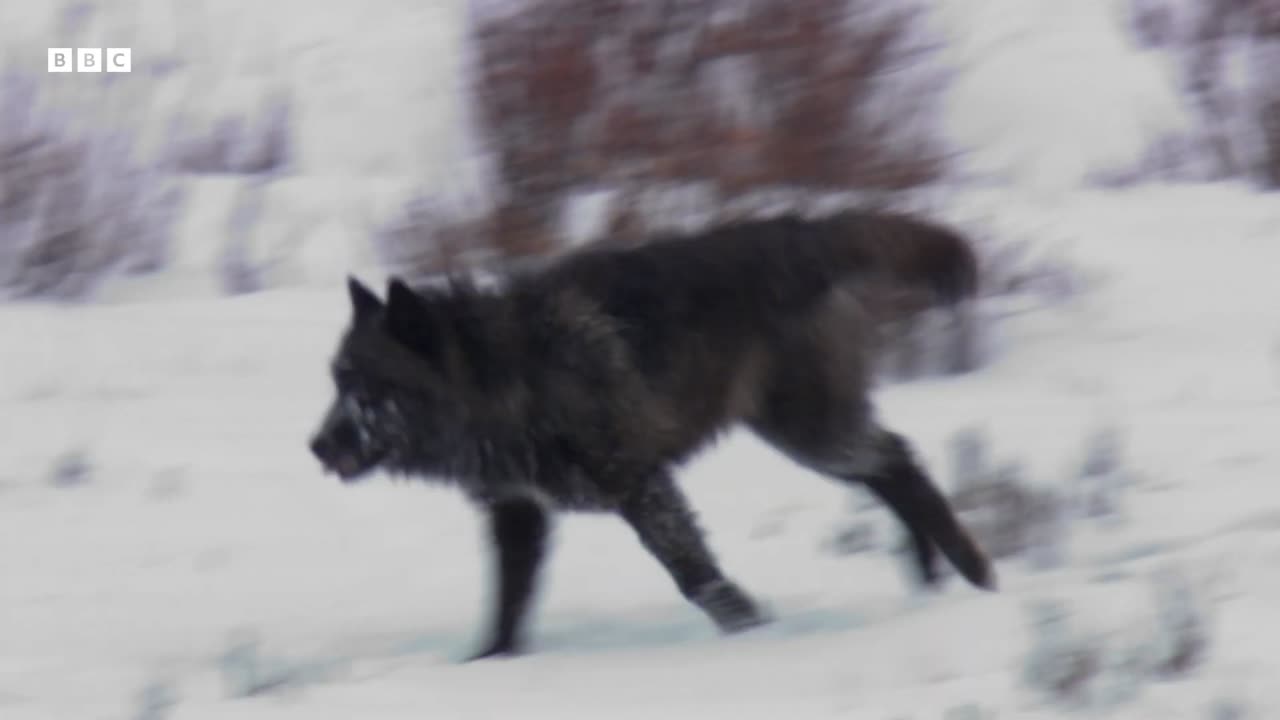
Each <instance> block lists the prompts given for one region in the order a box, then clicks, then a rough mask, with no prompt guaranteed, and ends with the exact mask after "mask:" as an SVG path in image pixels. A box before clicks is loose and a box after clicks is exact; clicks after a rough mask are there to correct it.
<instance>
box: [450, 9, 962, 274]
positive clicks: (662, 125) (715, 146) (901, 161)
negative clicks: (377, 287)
mask: <svg viewBox="0 0 1280 720" xmlns="http://www.w3.org/2000/svg"><path fill="white" fill-rule="evenodd" d="M504 9H506V10H508V12H503V13H501V14H490V15H487V16H486V15H480V14H477V15H476V16H475V17H474V18H473V22H472V26H471V47H472V49H473V51H474V52H473V55H474V64H473V70H474V77H473V78H472V98H473V101H474V104H475V107H476V115H477V117H478V123H479V127H480V132H481V135H482V136H483V138H484V140H485V142H486V143H487V144H488V145H489V147H490V149H491V151H492V153H493V157H494V159H495V162H494V164H495V166H496V175H497V178H498V184H499V185H500V186H501V188H502V196H503V197H505V198H507V199H506V200H505V201H504V202H503V203H501V204H500V205H499V209H498V211H497V216H498V218H499V219H498V222H497V225H498V226H499V227H498V229H497V230H496V232H497V234H498V237H502V238H512V237H517V236H521V235H524V236H527V237H521V238H520V239H519V241H518V244H519V245H520V246H521V247H520V248H519V249H520V250H525V249H528V248H530V247H532V248H542V247H543V246H546V245H550V246H551V247H554V246H555V245H556V242H555V241H556V240H557V237H556V233H555V228H554V221H555V218H556V217H557V211H558V208H559V206H560V205H561V204H563V202H564V200H565V198H566V197H567V196H568V195H569V194H570V193H572V192H573V191H575V190H578V189H584V188H588V187H593V186H612V187H617V188H621V189H622V194H623V196H624V198H631V197H634V196H635V193H636V192H637V191H640V190H642V189H643V188H645V187H648V186H649V185H652V184H655V183H656V184H664V183H668V184H670V183H674V184H688V183H709V184H710V185H711V186H712V187H713V188H714V194H715V195H716V196H717V198H718V199H717V202H720V203H728V202H731V201H732V199H733V198H735V197H738V196H741V195H743V194H744V193H749V192H752V191H755V190H758V189H760V188H768V187H796V188H801V189H804V190H806V191H814V190H824V189H839V190H844V189H849V188H877V189H887V190H899V189H903V188H909V187H914V186H917V185H921V184H925V183H928V182H931V181H933V180H935V179H937V178H938V177H939V176H940V175H941V173H942V169H943V155H942V153H941V151H940V150H939V149H938V144H937V143H936V142H935V141H934V136H933V133H932V130H931V128H930V119H931V118H932V116H933V115H932V112H931V111H932V108H931V107H930V106H929V102H928V99H929V97H930V94H929V93H928V92H927V90H928V89H930V88H931V87H932V86H931V85H930V83H934V82H936V78H933V77H928V78H925V77H924V76H925V74H924V73H922V72H915V73H913V72H905V71H904V70H903V69H904V68H908V69H910V68H911V67H912V66H911V62H912V61H914V60H917V59H918V56H919V55H920V54H922V53H923V52H925V51H926V50H927V49H928V46H927V45H926V44H925V43H924V42H923V41H922V40H921V39H920V36H919V33H918V32H917V23H916V22H915V20H916V17H917V14H916V12H915V11H914V10H912V9H910V8H904V9H899V10H892V11H886V10H884V9H883V6H882V5H879V4H877V3H872V2H868V1H867V0H858V1H856V2H853V3H845V4H839V3H837V4H832V3H828V2H825V1H823V0H799V1H796V0H765V1H764V2H755V3H742V2H736V1H735V0H714V1H713V2H705V1H704V0H698V1H696V2H695V1H694V0H668V1H667V2H662V3H652V2H645V1H644V0H612V1H610V2H604V3H601V2H596V1H595V0H541V1H539V2H532V3H523V4H521V6H520V7H519V8H511V7H508V8H504ZM909 85H910V86H912V87H911V89H908V86H909ZM637 214H641V211H638V210H636V209H635V208H634V207H630V206H629V203H627V202H622V203H618V204H617V205H616V215H615V220H614V221H613V223H612V225H613V226H614V231H615V232H618V233H619V234H621V235H624V236H626V235H630V234H631V233H633V232H639V233H640V234H642V235H643V234H645V233H647V229H641V230H639V231H637V230H635V229H634V228H635V226H637V225H642V224H643V223H636V222H635V216H636V215H637ZM549 241H550V242H549Z"/></svg>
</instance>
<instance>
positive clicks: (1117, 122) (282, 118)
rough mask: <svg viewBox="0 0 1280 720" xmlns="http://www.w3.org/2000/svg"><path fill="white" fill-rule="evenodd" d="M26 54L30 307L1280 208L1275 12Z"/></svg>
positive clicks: (640, 26) (976, 13) (451, 17)
mask: <svg viewBox="0 0 1280 720" xmlns="http://www.w3.org/2000/svg"><path fill="white" fill-rule="evenodd" d="M0 28H2V29H0V33H3V42H4V51H3V58H2V59H0V62H3V69H2V75H0V78H2V84H0V108H2V111H3V116H2V117H0V183H3V184H2V185H0V188H2V189H3V196H2V198H0V238H2V239H3V240H2V242H0V290H2V291H3V292H4V294H5V295H6V296H8V297H14V298H23V297H58V298H87V297H89V296H91V295H99V297H101V298H106V299H110V298H112V297H119V296H121V295H125V296H128V294H129V293H134V294H136V293H137V292H138V291H137V289H136V288H137V287H138V286H139V281H140V280H143V279H145V277H146V276H148V275H151V274H154V273H156V272H157V271H159V270H168V271H171V272H176V273H178V274H181V275H182V276H184V278H186V279H185V280H184V282H182V283H172V282H170V283H169V284H170V285H175V286H176V287H177V288H180V289H181V292H184V293H204V294H214V293H243V292H250V291H253V290H257V289H263V288H269V287H276V286H286V285H291V284H298V283H312V282H327V281H329V280H331V279H332V277H333V276H334V275H335V274H338V273H340V272H342V271H344V270H345V269H347V268H350V267H377V268H386V269H394V270H397V271H408V270H409V269H412V270H415V271H420V272H431V271H435V270H438V269H441V268H444V267H448V266H450V265H452V264H456V263H459V262H463V263H465V264H471V265H474V264H475V263H477V262H484V261H488V260H493V259H495V258H497V257H511V256H522V255H529V254H543V253H548V252H553V251H555V250H557V249H560V248H563V247H566V246H569V245H574V244H580V243H583V242H594V241H600V240H607V241H612V242H627V241H631V240H634V239H635V238H637V237H641V236H643V235H644V234H646V233H650V232H654V231H659V230H664V229H672V228H676V227H688V226H690V225H692V226H697V225H698V224H705V223H708V222H716V221H717V220H718V219H722V218H726V217H741V216H743V215H744V214H752V213H767V212H775V211H777V210H779V209H796V208H800V209H809V208H819V209H820V208H822V207H831V206H832V204H833V203H834V204H837V205H838V204H841V203H844V204H849V203H858V204H867V203H874V204H882V205H883V204H909V205H913V206H916V207H919V206H921V204H922V203H923V204H925V205H926V206H927V205H928V204H929V203H930V202H933V203H934V204H935V205H936V204H937V203H938V202H945V198H946V197H950V196H952V195H954V194H955V193H956V192H960V191H961V190H965V189H968V190H972V189H973V188H975V187H1006V188H1016V189H1019V190H1024V191H1029V192H1033V193H1038V194H1039V195H1040V196H1042V197H1047V196H1048V195H1049V194H1052V193H1060V192H1063V191H1066V190H1070V189H1077V188H1082V187H1083V188H1097V187H1103V188H1114V187H1123V186H1132V185H1134V184H1137V183H1143V182H1152V181H1156V182H1160V181H1174V180H1177V181H1206V180H1235V181H1241V182H1245V183H1251V184H1254V185H1257V186H1259V187H1275V186H1277V185H1280V134H1278V133H1280V131H1278V130H1277V126H1278V125H1280V79H1278V78H1280V75H1278V74H1277V73H1276V72H1275V71H1274V68H1275V67H1278V66H1280V59H1278V58H1277V46H1278V43H1280V40H1278V39H1277V38H1280V9H1278V6H1277V4H1276V3H1275V2H1273V1H1272V0H1191V1H1176V0H1090V1H1089V2H1079V3H1072V4H1062V3H1054V2H1048V1H1045V0H1018V1H1014V0H980V1H979V0H974V1H973V2H965V3H945V4H938V3H918V2H895V3H886V2H879V1H877V0H849V1H848V2H837V3H832V2H822V1H819V0H776V1H775V0H751V1H747V0H697V1H694V0H687V1H686V0H671V1H663V2H612V1H609V2H605V1H596V0H542V1H539V2H533V1H531V0H476V1H475V2H472V3H466V2H462V1H461V0H456V1H453V0H435V1H432V2H406V1H402V0H370V1H369V2H362V3H355V2H326V3H303V2H298V1H295V0H278V1H276V2H272V3H270V4H263V3H256V2H249V1H248V0H221V1H219V2H208V1H204V0H190V1H188V0H181V1H179V0H57V1H52V0H51V1H50V2H40V3H29V2H17V1H16V0H5V2H3V3H0ZM47 47H132V48H133V71H132V73H130V74H112V73H104V74H82V73H68V74H51V73H48V72H47V71H46V68H45V49H46V48H47ZM929 197H932V198H935V199H933V200H927V199H925V198H929ZM939 197H941V198H944V200H937V199H936V198H939ZM935 209H936V208H935ZM938 212H941V211H940V210H939V211H938ZM958 220H964V218H959V219H958ZM169 277H173V275H170V276H169ZM122 279H129V280H131V281H132V282H123V283H122V282H118V281H120V280H122ZM152 280H153V282H152V283H151V285H155V284H157V283H158V280H155V279H154V278H153V279H152ZM143 286H147V285H145V284H144V285H143Z"/></svg>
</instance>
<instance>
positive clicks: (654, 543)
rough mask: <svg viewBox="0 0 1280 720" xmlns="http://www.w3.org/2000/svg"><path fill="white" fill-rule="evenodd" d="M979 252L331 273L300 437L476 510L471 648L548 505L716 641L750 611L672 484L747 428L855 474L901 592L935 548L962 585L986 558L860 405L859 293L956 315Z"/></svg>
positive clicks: (510, 603) (767, 245) (909, 233)
mask: <svg viewBox="0 0 1280 720" xmlns="http://www.w3.org/2000/svg"><path fill="white" fill-rule="evenodd" d="M976 281H977V277H976V263H975V261H974V257H973V253H972V251H971V250H970V248H969V246H968V245H967V244H966V243H965V241H964V240H963V239H962V238H961V237H959V236H958V235H956V234H954V233H952V232H951V231H950V230H948V229H945V228H942V227H939V226H936V225H933V224H930V223H928V222H925V221H922V220H917V219H913V218H911V217H907V216H899V215H888V214H870V213H846V214H843V215H838V216H835V217H832V218H828V219H825V220H804V219H799V218H794V217H784V218H781V219H771V220H759V221H746V222H740V223H737V224H734V225H729V226H724V227H721V228H718V229H714V230H710V231H706V232H703V233H699V234H694V235H688V236H680V237H666V238H660V239H655V240H653V241H651V242H649V243H647V244H644V245H641V246H638V247H628V248H589V249H584V250H581V251H578V252H575V253H570V254H567V255H565V256H563V257H561V258H559V259H557V260H555V261H554V262H552V263H550V264H548V265H546V266H544V267H542V268H540V269H538V270H536V271H528V272H519V273H514V274H512V275H511V276H510V277H508V278H506V279H505V280H504V281H502V282H501V283H500V284H499V286H497V287H486V288H481V287H478V286H476V285H475V284H473V283H469V282H467V281H466V280H464V279H462V278H457V277H455V278H452V279H450V280H449V281H448V282H447V283H445V284H444V285H443V286H442V287H439V288H430V289H428V288H418V289H413V288H410V287H409V286H408V285H407V284H406V283H405V282H404V281H403V280H401V279H399V278H393V279H391V280H390V281H389V283H388V287H387V293H386V300H385V302H384V301H383V300H381V299H379V298H378V297H377V296H376V295H375V294H374V293H373V292H371V291H370V290H369V289H368V288H367V287H365V286H363V285H361V284H360V283H359V282H358V281H356V280H355V279H349V281H348V290H349V292H350V295H351V302H352V306H353V317H352V320H351V323H350V325H349V327H348V328H347V330H346V332H345V334H344V336H343V337H342V339H341V343H340V346H339V348H338V350H337V353H336V355H335V357H334V359H333V361H332V368H331V369H332V374H333V379H334V382H335V384H336V387H337V397H336V400H335V401H334V403H333V405H332V407H331V409H330V410H329V412H328V415H327V416H326V417H325V419H324V421H323V424H322V426H321V428H320V430H319V431H318V433H317V434H316V435H315V436H314V438H313V439H312V441H311V450H312V452H313V453H314V454H315V455H316V457H318V458H319V460H320V461H321V463H322V464H323V465H324V467H325V468H326V470H328V471H332V472H334V473H336V474H337V475H338V476H339V477H340V478H341V479H342V480H343V481H347V482H349V481H353V480H355V479H357V478H361V477H364V476H366V475H367V474H368V473H370V471H372V470H374V469H375V468H382V469H385V470H388V471H391V472H395V473H406V474H411V475H415V476H419V477H423V478H424V479H436V480H440V481H446V482H452V483H454V484H456V485H457V486H459V487H460V488H461V489H462V490H463V491H464V492H465V493H466V494H467V495H468V496H469V497H470V498H471V499H473V500H474V501H475V502H476V503H477V504H478V505H479V506H480V507H481V508H483V509H484V510H485V511H486V512H487V513H488V516H489V519H490V523H491V533H492V540H493V544H494V547H495V549H496V565H497V571H498V572H497V588H498V592H497V594H496V602H495V607H494V615H493V618H492V625H491V628H490V635H489V637H488V638H487V642H486V643H485V644H484V645H483V646H482V648H481V649H480V651H479V652H478V653H477V654H476V655H475V656H474V658H480V657H487V656H491V655H499V654H513V653H516V652H518V651H519V650H520V648H521V645H522V643H521V635H522V633H521V626H522V624H523V622H522V621H523V617H524V615H525V610H526V607H527V605H528V602H529V599H530V597H531V595H532V593H533V591H534V589H535V585H536V583H537V576H538V572H539V567H540V565H541V563H542V560H543V558H544V555H545V551H546V547H547V537H548V530H549V527H550V514H551V513H552V512H553V511H555V510H565V511H588V512H593V511H594V512H612V513H616V514H617V515H619V516H621V517H622V519H623V520H625V521H626V522H627V523H628V524H630V526H631V527H632V528H633V529H634V531H635V533H636V535H637V536H638V538H639V540H640V542H641V543H642V544H643V545H644V547H646V548H647V549H648V550H649V552H650V553H652V554H653V556H654V557H655V558H656V559H657V560H658V562H660V563H661V564H662V565H663V566H665V568H666V569H667V570H668V571H669V572H670V574H671V576H672V579H673V580H674V581H675V585H676V587H677V588H679V590H680V592H681V593H682V594H683V595H684V596H685V597H686V598H688V599H689V600H690V601H691V602H692V603H693V604H695V605H696V606H697V607H699V608H701V609H702V610H703V611H704V612H705V613H706V614H707V615H708V616H709V617H710V618H711V620H713V621H714V622H715V623H716V625H717V626H718V627H719V628H720V629H721V630H723V631H725V632H732V631H737V630H742V629H745V628H749V627H752V626H755V625H758V624H760V623H762V622H765V621H766V613H765V612H763V611H762V609H761V608H760V607H759V606H758V605H757V603H756V602H755V601H754V600H753V599H752V598H751V597H750V596H749V595H748V594H747V593H745V592H744V591H743V590H742V589H741V588H739V587H738V586H737V585H736V584H735V583H734V582H733V581H731V580H730V579H729V578H727V577H726V576H725V574H724V573H723V572H722V571H721V569H720V567H719V565H718V563H717V561H716V559H715V558H714V556H713V554H712V552H711V551H710V550H709V549H708V547H707V545H706V543H705V542H704V539H703V535H702V532H701V531H700V530H699V528H698V526H697V523H696V521H695V518H694V514H693V512H692V510H691V509H690V507H689V506H688V505H687V504H686V502H685V498H684V496H683V495H682V494H681V492H680V490H679V488H678V487H677V485H676V483H675V481H674V480H673V479H672V473H673V471H674V470H675V469H676V468H677V467H678V466H679V465H680V464H681V463H682V462H683V461H685V460H687V459H688V458H690V457H691V456H692V455H693V454H694V453H695V452H697V451H698V450H699V449H701V448H703V447H705V446H706V445H707V444H708V443H709V442H710V441H711V440H712V439H713V438H715V437H716V436H717V435H718V434H720V433H721V432H723V431H725V430H726V429H728V428H730V427H733V426H735V425H741V426H745V427H746V428H749V429H750V430H751V431H753V432H754V433H755V434H757V435H758V436H759V437H761V438H763V439H764V440H765V441H766V442H768V443H770V444H772V445H773V446H774V447H776V448H778V449H779V450H781V451H782V452H784V453H786V454H787V455H788V456H789V457H791V458H793V459H794V460H795V461H796V462H798V463H800V464H801V465H803V466H806V467H808V468H811V469H813V470H815V471H817V472H820V473H822V474H824V475H827V476H829V477H831V478H834V479H836V480H839V481H841V482H844V483H849V484H861V485H863V486H865V487H866V488H868V489H870V491H871V492H872V493H873V494H875V495H876V496H878V497H879V498H880V499H881V500H882V501H883V502H884V503H885V504H886V505H887V506H888V507H889V508H890V509H891V510H892V511H893V512H894V513H895V514H896V515H897V516H898V517H899V518H900V519H901V521H902V522H903V523H904V524H905V526H906V528H907V530H908V532H909V535H910V538H911V540H912V543H913V547H914V559H915V562H916V565H917V566H918V570H919V573H920V575H921V577H922V579H923V580H924V581H925V582H926V583H928V584H934V583H936V582H937V580H938V570H937V566H936V564H937V557H936V553H937V551H941V553H942V554H943V555H945V556H946V557H947V558H948V559H949V560H950V561H951V563H952V564H953V565H954V566H955V567H956V568H957V569H958V570H959V571H960V572H961V574H963V575H964V577H965V578H967V579H968V580H969V582H971V583H973V584H974V585H976V586H979V587H982V588H987V589H994V586H995V577H994V574H993V571H992V567H991V565H990V562H989V561H988V559H987V557H986V556H985V555H984V553H983V552H982V550H980V549H979V548H978V546H977V545H976V544H975V543H974V541H973V540H972V539H971V538H970V536H969V534H968V533H967V532H966V531H965V530H964V529H963V528H962V527H961V525H960V524H959V523H958V521H957V519H956V517H955V515H954V513H953V512H952V509H951V507H950V506H949V504H948V502H947V501H946V499H945V498H944V497H943V495H942V494H941V493H940V492H939V490H938V489H937V487H935V485H934V484H933V482H932V481H931V480H930V478H929V477H928V475H927V474H926V472H925V470H924V469H923V468H922V467H921V465H920V464H919V462H918V461H917V460H915V459H914V458H913V452H912V449H911V448H910V446H909V444H908V442H907V441H906V440H905V439H904V438H903V437H902V436H900V435H898V434H896V433H894V432H891V431H890V430H888V429H886V428H884V427H883V426H882V425H880V424H879V423H878V422H877V420H876V418H875V413H874V409H873V406H872V403H871V401H870V400H869V398H868V392H869V382H870V381H869V376H868V364H869V357H868V355H870V354H871V351H870V350H869V346H870V343H869V342H868V340H867V334H868V332H869V329H868V327H867V326H868V320H867V318H866V316H865V314H864V311H863V309H862V304H861V303H860V301H859V297H858V290H859V287H860V285H863V284H865V283H873V282H879V283H884V282H894V283H900V284H902V285H904V286H914V287H919V288H928V289H929V290H930V291H931V292H933V293H934V294H935V296H936V298H937V300H938V301H939V302H942V303H954V302H957V301H959V300H960V299H961V298H964V297H967V296H969V295H971V294H972V293H973V291H974V288H975V286H976Z"/></svg>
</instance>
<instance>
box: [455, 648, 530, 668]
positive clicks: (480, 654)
mask: <svg viewBox="0 0 1280 720" xmlns="http://www.w3.org/2000/svg"><path fill="white" fill-rule="evenodd" d="M523 654H524V653H523V651H522V650H521V649H520V648H518V647H516V646H515V645H514V644H512V643H490V644H489V645H487V646H485V648H484V649H483V650H479V651H477V652H475V653H472V654H471V655H468V656H467V657H465V658H463V659H462V660H460V661H459V663H460V664H463V665H465V664H467V663H473V662H475V661H477V660H494V659H502V658H506V659H510V658H514V657H518V656H520V655H523Z"/></svg>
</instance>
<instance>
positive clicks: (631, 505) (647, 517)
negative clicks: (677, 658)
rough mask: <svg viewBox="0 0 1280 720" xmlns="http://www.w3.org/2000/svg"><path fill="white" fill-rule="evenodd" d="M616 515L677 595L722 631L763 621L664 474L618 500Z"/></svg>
mask: <svg viewBox="0 0 1280 720" xmlns="http://www.w3.org/2000/svg"><path fill="white" fill-rule="evenodd" d="M620 513H621V515H622V517H623V519H625V520H626V521H627V522H628V523H629V524H630V525H631V527H632V529H633V530H635V532H636V535H637V536H639V539H640V542H641V544H643V545H644V547H645V549H647V550H648V551H649V553H650V554H652V555H653V556H654V557H655V558H657V560H658V562H660V563H662V566H663V567H665V568H666V569H667V572H668V573H670V575H671V578H672V580H674V581H675V584H676V587H677V588H679V590H680V593H681V594H682V595H684V596H685V597H686V598H688V599H689V601H690V602H692V603H693V604H694V605H697V606H698V608H700V609H701V610H702V611H703V612H704V613H706V614H707V615H708V616H709V617H710V618H711V620H712V621H713V622H715V624H716V626H717V627H718V628H720V630H721V631H722V632H727V633H728V632H737V631H740V630H746V629H748V628H751V627H755V626H757V625H761V624H763V623H765V622H767V621H768V619H769V618H768V617H767V616H766V614H765V613H764V612H762V611H761V609H760V608H759V606H757V604H756V602H755V601H754V600H752V599H751V597H750V596H748V595H747V594H746V593H745V592H743V590H742V589H741V588H739V587H738V585H737V584H736V583H734V582H733V581H731V580H729V579H728V578H726V577H725V576H724V573H723V572H721V570H720V568H719V566H718V564H717V562H716V559H715V557H714V556H713V555H712V553H711V550H710V549H709V548H708V547H707V544H706V540H705V538H704V537H703V534H702V531H701V530H700V529H699V528H698V525H697V521H696V519H695V518H694V514H693V511H692V510H691V509H690V508H689V504H688V501H687V500H686V499H685V497H684V494H683V493H681V492H680V489H679V488H678V487H677V486H676V484H675V481H674V480H673V479H672V478H671V476H670V475H669V474H667V473H665V472H663V473H660V474H658V475H656V476H653V477H650V478H648V479H647V480H646V482H645V484H643V485H641V486H639V487H637V488H636V490H635V491H634V492H633V493H632V494H631V495H630V496H629V497H627V498H626V499H625V500H624V501H623V502H622V504H621V507H620Z"/></svg>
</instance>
